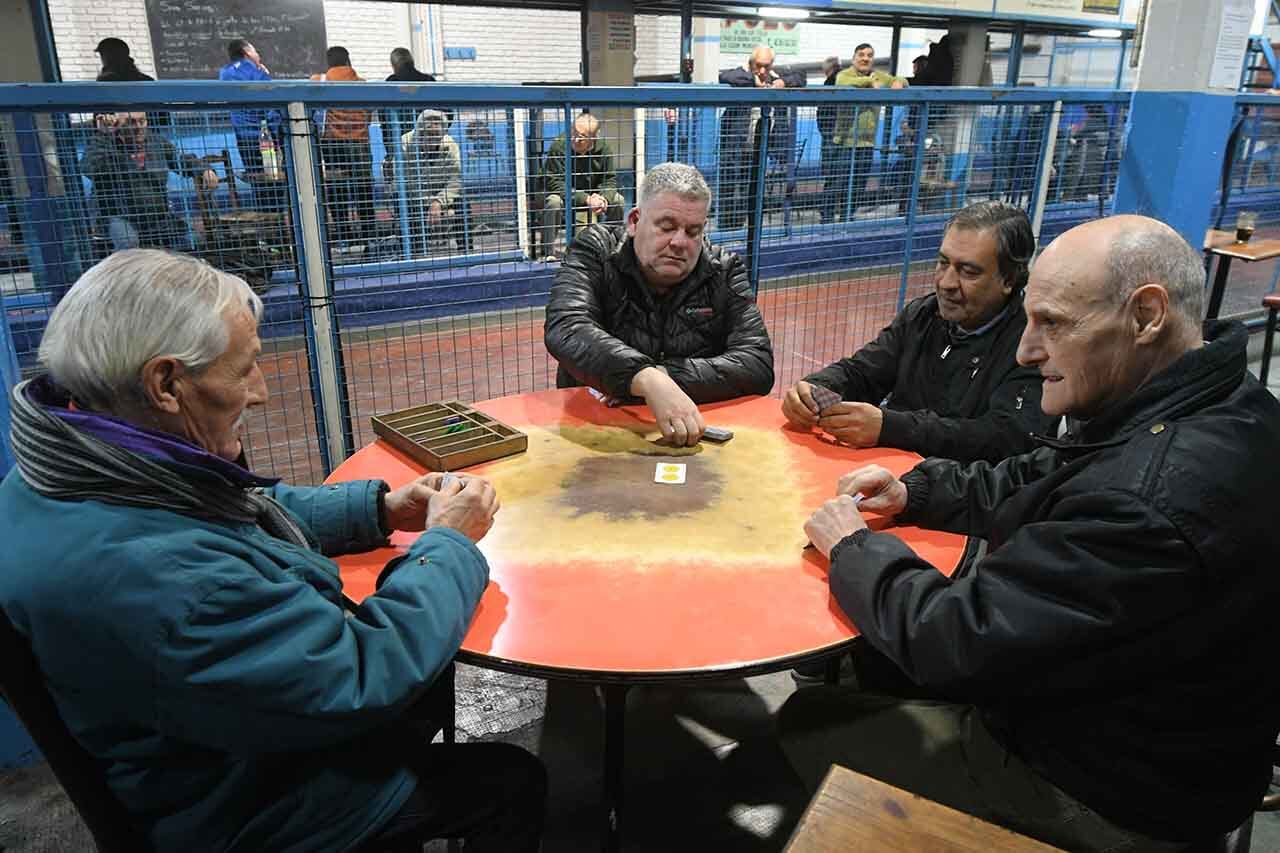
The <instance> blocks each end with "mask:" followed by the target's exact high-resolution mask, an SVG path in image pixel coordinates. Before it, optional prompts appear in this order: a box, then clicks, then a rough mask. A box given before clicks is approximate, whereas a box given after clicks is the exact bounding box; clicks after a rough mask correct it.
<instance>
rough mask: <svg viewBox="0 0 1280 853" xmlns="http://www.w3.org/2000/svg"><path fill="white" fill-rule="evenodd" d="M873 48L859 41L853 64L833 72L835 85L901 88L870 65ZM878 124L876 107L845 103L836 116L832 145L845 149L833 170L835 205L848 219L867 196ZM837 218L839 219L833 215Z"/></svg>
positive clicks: (903, 85)
mask: <svg viewBox="0 0 1280 853" xmlns="http://www.w3.org/2000/svg"><path fill="white" fill-rule="evenodd" d="M875 59H876V50H875V48H873V47H872V46H871V45H869V44H867V43H866V42H863V43H862V44H860V45H858V46H857V47H856V48H855V49H854V51H853V65H852V67H850V68H846V69H844V70H843V71H841V72H840V73H839V74H837V75H836V85H837V86H855V87H857V88H860V89H905V88H906V87H907V81H906V80H904V79H903V78H901V77H895V76H894V75H892V74H889V73H887V72H884V71H876V70H874V69H873V67H872V66H873V65H874V63H875ZM879 123H880V107H879V106H871V105H869V106H853V105H845V106H843V107H842V108H841V109H840V111H839V112H838V113H837V115H836V132H835V143H836V145H839V146H843V147H844V148H846V149H849V150H848V151H847V152H846V153H845V154H844V155H843V156H839V157H838V161H837V166H836V168H835V170H834V172H833V177H834V178H835V185H836V192H837V193H838V195H839V197H840V198H841V199H844V201H845V203H843V204H840V205H839V209H840V210H841V211H847V214H848V218H850V219H852V218H853V214H854V212H855V211H857V209H858V207H859V205H860V204H868V203H870V201H871V199H870V198H869V196H868V194H867V193H866V184H867V178H869V177H870V176H871V170H872V166H873V165H874V162H875V161H874V158H875V150H876V127H877V126H878V125H879ZM845 185H847V186H848V187H849V190H848V193H849V197H848V198H847V199H846V198H845V196H844V193H845V190H844V189H843V186H845ZM836 218H837V219H838V218H840V216H839V214H837V217H836Z"/></svg>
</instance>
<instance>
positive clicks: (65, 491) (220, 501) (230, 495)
mask: <svg viewBox="0 0 1280 853" xmlns="http://www.w3.org/2000/svg"><path fill="white" fill-rule="evenodd" d="M42 379H43V378H42V377H41V378H37V379H28V380H26V381H25V382H19V383H18V384H17V385H15V386H14V388H13V391H12V393H11V394H10V400H9V402H10V407H11V411H10V418H11V431H10V438H11V442H12V444H13V455H14V458H15V460H16V461H17V466H18V473H19V474H20V475H21V476H22V479H23V480H25V481H26V483H27V485H29V486H30V487H31V488H32V489H33V490H35V491H36V492H38V493H39V494H41V495H43V496H45V497H47V498H51V499H53V500H75V501H83V500H93V501H99V502H101V503H105V504H114V505H116V506H132V507H143V508H149V509H164V510H169V511H170V512H176V513H179V514H180V515H187V516H191V517H192V518H199V519H203V520H205V521H212V522H215V523H218V524H227V525H235V524H256V525H258V526H259V527H261V528H262V529H263V530H265V531H266V532H267V533H269V534H270V535H272V536H274V537H276V538H277V539H282V540H284V541H285V542H290V543H292V544H294V545H298V546H300V547H303V548H308V549H313V550H314V543H312V542H310V541H309V539H308V536H307V534H306V533H305V532H304V531H303V529H302V528H301V527H299V526H298V524H297V523H296V522H295V521H294V520H293V518H292V517H290V515H289V513H288V512H286V511H285V510H284V508H283V507H281V506H280V504H278V503H276V501H275V500H274V499H272V498H271V497H269V496H268V495H266V494H264V493H262V492H261V491H260V490H257V489H252V488H244V487H241V486H238V485H236V484H234V483H232V482H230V481H229V480H227V479H226V478H225V477H223V476H221V475H220V474H218V473H217V472H214V471H208V470H204V471H202V474H204V476H201V477H199V478H198V481H196V480H193V479H192V478H191V477H190V476H188V475H184V472H183V471H182V470H180V469H178V468H176V467H171V466H168V465H164V464H162V463H160V462H158V461H156V460H155V459H151V458H149V457H147V456H145V455H143V454H140V453H134V452H133V451H130V450H127V449H125V448H123V447H117V446H116V445H114V444H111V443H109V442H106V441H103V440H101V439H99V438H97V437H96V436H92V435H89V434H87V433H85V432H83V431H82V430H79V429H76V428H75V427H74V426H72V425H71V424H69V423H67V422H66V421H64V420H63V419H62V418H60V417H58V416H57V415H56V414H54V413H53V412H51V411H49V410H48V409H46V408H45V407H44V406H43V405H41V404H40V403H39V402H38V401H37V400H35V399H33V396H34V395H33V392H34V391H35V390H36V389H35V388H32V387H31V386H32V384H33V383H36V382H40V381H41V380H42ZM43 381H45V382H47V381H48V380H47V379H44V380H43Z"/></svg>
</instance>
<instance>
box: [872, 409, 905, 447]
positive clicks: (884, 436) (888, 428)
mask: <svg viewBox="0 0 1280 853" xmlns="http://www.w3.org/2000/svg"><path fill="white" fill-rule="evenodd" d="M876 444H878V445H879V446H881V447H897V448H900V449H902V450H911V449H912V447H911V415H909V414H907V413H906V412H899V411H897V410H896V409H886V408H884V407H883V406H881V407H880V439H879V440H878V441H877V442H876Z"/></svg>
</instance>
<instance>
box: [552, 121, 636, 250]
mask: <svg viewBox="0 0 1280 853" xmlns="http://www.w3.org/2000/svg"><path fill="white" fill-rule="evenodd" d="M570 135H571V136H572V142H571V143H570V142H566V140H565V137H564V135H563V134H562V135H560V136H559V137H557V138H556V140H555V141H554V142H552V143H551V147H550V148H548V149H547V159H546V165H545V167H544V169H543V173H544V174H545V175H546V179H547V197H546V201H545V202H544V205H545V208H546V210H545V214H544V216H545V219H544V225H545V231H544V236H543V242H542V244H543V246H551V247H552V249H551V256H552V257H555V258H558V257H559V256H560V254H561V253H562V252H563V251H564V197H565V176H564V172H565V159H566V157H565V148H566V146H567V145H570V144H571V145H572V148H573V163H572V165H571V168H572V169H573V213H574V223H575V224H582V225H589V224H591V223H593V222H607V223H613V224H619V225H620V224H622V205H623V201H622V196H621V194H619V193H618V173H617V171H615V169H614V164H613V149H612V148H611V147H609V143H608V141H607V140H604V139H601V138H600V122H599V120H597V119H596V117H595V116H593V115H591V114H590V113H583V114H582V115H580V116H578V117H577V118H576V119H574V122H573V129H572V131H571V134H570Z"/></svg>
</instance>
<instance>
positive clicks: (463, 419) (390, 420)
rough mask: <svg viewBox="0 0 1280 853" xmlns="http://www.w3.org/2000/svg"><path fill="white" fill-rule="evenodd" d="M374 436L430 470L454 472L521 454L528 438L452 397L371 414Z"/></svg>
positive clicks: (525, 447) (527, 442)
mask: <svg viewBox="0 0 1280 853" xmlns="http://www.w3.org/2000/svg"><path fill="white" fill-rule="evenodd" d="M370 420H371V421H372V422H373V431H374V432H375V433H377V434H378V437H379V438H381V439H382V440H383V441H385V442H387V443H388V444H390V445H391V446H392V447H394V448H396V449H397V450H399V451H401V452H403V453H405V454H406V455H408V456H410V457H411V458H413V459H414V460H415V461H417V462H420V463H422V464H423V465H425V466H426V467H427V468H430V469H431V470H432V471H456V470H458V469H459V468H466V467H467V466H469V465H476V464H478V463H480V462H488V461H489V460H490V459H498V458H500V457H502V456H510V455H512V454H513V453H520V452H522V451H524V450H525V449H527V448H528V446H529V437H528V436H527V435H525V434H524V433H522V432H521V431H520V430H518V429H514V428H513V427H509V426H507V425H506V424H504V423H502V422H501V421H497V420H494V419H493V418H491V417H489V416H488V415H486V414H485V413H484V412H479V411H476V410H475V409H473V408H471V407H470V406H468V405H466V404H465V403H459V402H457V401H454V400H450V401H448V402H443V403H428V404H427V405H425V406H415V407H413V408H412V409H401V410H400V411H398V412H388V413H387V414H385V415H374V416H373V417H372V418H371V419H370Z"/></svg>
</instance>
